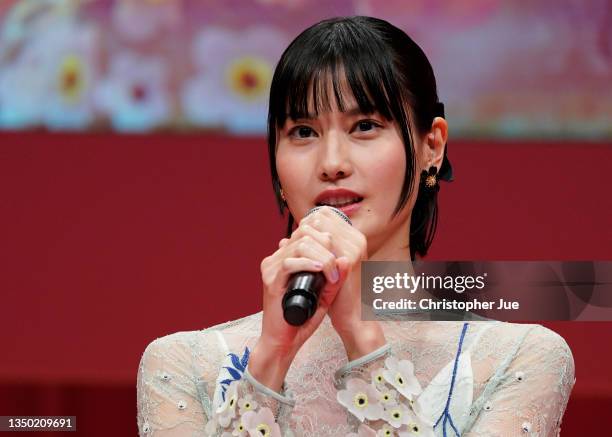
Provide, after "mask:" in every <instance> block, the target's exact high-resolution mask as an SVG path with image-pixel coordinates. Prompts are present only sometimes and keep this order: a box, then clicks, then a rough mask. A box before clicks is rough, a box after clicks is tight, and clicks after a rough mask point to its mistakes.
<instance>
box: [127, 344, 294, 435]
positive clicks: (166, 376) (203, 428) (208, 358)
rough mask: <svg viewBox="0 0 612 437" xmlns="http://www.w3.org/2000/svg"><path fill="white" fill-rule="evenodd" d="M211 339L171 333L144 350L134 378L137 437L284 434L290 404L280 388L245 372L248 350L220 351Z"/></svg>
mask: <svg viewBox="0 0 612 437" xmlns="http://www.w3.org/2000/svg"><path fill="white" fill-rule="evenodd" d="M215 340H216V337H215V336H214V335H208V336H206V335H204V334H203V333H202V332H197V333H196V332H192V333H176V334H172V335H169V336H166V337H162V338H158V339H156V340H155V341H153V342H151V343H150V344H149V345H148V346H147V348H146V349H145V351H144V353H143V355H142V358H141V361H140V366H139V368H138V378H137V391H138V394H137V398H138V428H139V433H140V435H141V436H166V437H172V436H196V435H197V436H231V435H234V436H247V435H248V434H249V433H250V434H251V435H255V433H257V434H256V435H259V434H261V435H270V436H279V435H283V436H284V435H287V434H289V426H288V423H289V417H290V413H291V410H292V408H293V405H294V401H293V399H292V398H291V397H290V395H289V393H287V392H286V391H285V390H284V386H283V390H282V391H281V393H277V392H274V391H272V390H270V389H269V388H267V387H265V386H263V385H262V384H260V383H259V382H258V381H257V380H256V379H255V378H254V377H253V376H252V375H250V373H249V372H248V368H247V364H248V357H249V351H248V348H245V350H244V352H243V353H242V354H241V356H238V355H237V354H234V353H225V351H224V350H223V349H222V348H220V347H218V346H217V345H216V344H215V345H213V344H211V343H213V342H214V343H216V341H215ZM203 343H206V344H203ZM224 355H225V356H224ZM215 378H216V380H215Z"/></svg>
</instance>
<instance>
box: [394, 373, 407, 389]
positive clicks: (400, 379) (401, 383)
mask: <svg viewBox="0 0 612 437" xmlns="http://www.w3.org/2000/svg"><path fill="white" fill-rule="evenodd" d="M395 382H397V384H398V385H399V386H400V387H403V386H404V383H405V381H404V377H403V376H402V375H401V374H400V373H398V374H396V375H395Z"/></svg>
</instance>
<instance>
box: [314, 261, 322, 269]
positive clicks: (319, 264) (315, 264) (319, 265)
mask: <svg viewBox="0 0 612 437" xmlns="http://www.w3.org/2000/svg"><path fill="white" fill-rule="evenodd" d="M314 266H315V267H316V268H318V269H320V268H321V267H323V263H322V262H319V261H315V262H314Z"/></svg>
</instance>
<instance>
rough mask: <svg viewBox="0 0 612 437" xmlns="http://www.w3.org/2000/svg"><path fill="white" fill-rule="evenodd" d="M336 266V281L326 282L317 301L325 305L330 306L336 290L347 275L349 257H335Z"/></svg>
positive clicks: (342, 283)
mask: <svg viewBox="0 0 612 437" xmlns="http://www.w3.org/2000/svg"><path fill="white" fill-rule="evenodd" d="M336 267H337V268H338V272H339V279H338V282H337V283H335V284H330V283H328V284H327V285H326V286H325V288H323V290H322V291H321V296H320V298H319V302H320V303H322V305H324V306H326V307H329V306H331V304H332V303H333V301H334V300H335V298H336V296H337V295H338V292H339V291H340V289H341V288H342V286H343V285H344V281H345V280H346V278H347V277H348V274H349V272H350V261H349V259H348V258H347V257H345V256H342V257H340V258H337V259H336Z"/></svg>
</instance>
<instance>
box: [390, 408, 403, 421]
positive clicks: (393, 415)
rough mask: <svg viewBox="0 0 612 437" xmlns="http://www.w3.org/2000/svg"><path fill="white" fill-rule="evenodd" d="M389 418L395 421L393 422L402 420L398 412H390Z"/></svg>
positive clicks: (400, 413)
mask: <svg viewBox="0 0 612 437" xmlns="http://www.w3.org/2000/svg"><path fill="white" fill-rule="evenodd" d="M391 416H392V417H393V418H394V419H395V420H400V419H401V418H402V412H401V411H400V410H393V411H392V412H391Z"/></svg>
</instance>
